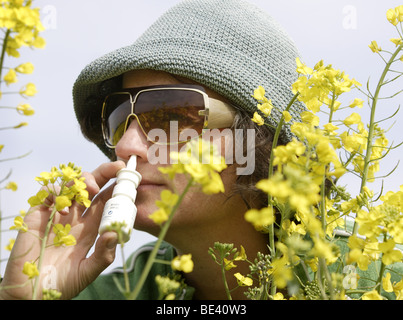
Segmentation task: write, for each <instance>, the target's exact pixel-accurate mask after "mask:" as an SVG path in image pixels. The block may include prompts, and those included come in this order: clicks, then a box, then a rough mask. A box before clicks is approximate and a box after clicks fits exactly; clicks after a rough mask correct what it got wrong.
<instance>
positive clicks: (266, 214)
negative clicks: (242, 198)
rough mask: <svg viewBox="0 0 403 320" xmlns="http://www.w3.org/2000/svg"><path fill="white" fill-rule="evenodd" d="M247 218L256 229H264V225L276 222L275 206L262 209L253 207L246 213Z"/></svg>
mask: <svg viewBox="0 0 403 320" xmlns="http://www.w3.org/2000/svg"><path fill="white" fill-rule="evenodd" d="M245 220H246V221H248V222H250V223H252V224H253V226H254V227H255V229H257V230H263V229H264V227H267V226H269V225H271V224H272V223H273V222H274V213H273V208H271V207H268V208H263V209H261V210H257V209H251V210H248V211H247V212H246V213H245Z"/></svg>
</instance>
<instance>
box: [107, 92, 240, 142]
mask: <svg viewBox="0 0 403 320" xmlns="http://www.w3.org/2000/svg"><path fill="white" fill-rule="evenodd" d="M123 90H124V91H121V92H114V93H111V94H109V95H108V96H107V97H106V98H105V100H104V103H103V106H102V133H103V137H104V140H105V144H106V145H107V146H108V147H109V148H111V149H113V148H115V147H116V145H117V143H118V142H119V140H120V139H121V138H122V137H123V135H124V134H125V132H126V130H127V128H128V127H129V125H130V123H131V121H132V120H134V119H136V120H137V123H138V125H139V127H140V129H141V131H142V132H143V133H144V134H145V136H146V137H147V139H148V140H149V141H151V142H153V143H157V144H158V143H161V144H172V143H184V142H187V141H189V140H191V139H192V138H193V137H190V138H189V135H188V134H186V130H190V129H192V130H195V131H196V132H197V134H198V136H200V135H201V134H202V133H203V130H204V129H222V128H228V127H230V126H231V125H232V124H233V121H234V116H235V111H234V109H233V108H232V107H231V106H230V105H229V104H227V103H224V102H222V101H220V100H217V99H213V98H210V97H209V96H208V95H207V94H206V92H205V91H204V88H203V87H201V86H195V85H163V86H152V87H142V88H129V89H123ZM173 121H175V122H176V124H177V129H178V132H177V133H175V140H178V141H171V137H170V135H171V130H170V128H171V123H172V122H173ZM154 129H159V130H163V132H164V133H165V135H166V138H167V140H166V141H162V142H161V141H156V140H155V138H153V136H154V134H150V132H151V130H154ZM188 132H189V131H188ZM193 132H194V131H193ZM168 141H169V142H168Z"/></svg>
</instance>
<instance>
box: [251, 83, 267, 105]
mask: <svg viewBox="0 0 403 320" xmlns="http://www.w3.org/2000/svg"><path fill="white" fill-rule="evenodd" d="M265 94H266V91H265V89H264V88H263V87H262V86H259V87H258V88H257V89H255V91H254V92H253V98H255V99H256V100H258V101H263V102H267V98H266V97H265V96H264V95H265Z"/></svg>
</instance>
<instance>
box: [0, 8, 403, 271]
mask: <svg viewBox="0 0 403 320" xmlns="http://www.w3.org/2000/svg"><path fill="white" fill-rule="evenodd" d="M178 2H179V0H148V1H138V0H115V1H110V0H85V1H83V0H69V1H60V0H59V1H53V2H51V1H49V0H36V1H34V5H35V6H38V7H40V8H42V15H43V21H44V24H45V26H46V27H47V30H46V31H45V32H43V37H44V38H45V39H46V41H47V46H46V48H45V49H43V50H39V49H38V50H30V49H24V50H23V51H22V56H21V58H19V59H11V58H10V59H7V60H6V65H7V66H10V67H15V66H16V65H18V64H20V63H22V62H27V61H30V62H32V63H33V64H34V66H35V72H34V73H33V74H32V75H27V76H23V77H21V78H20V82H19V84H18V86H22V85H23V84H24V83H26V82H34V83H35V84H36V86H37V88H38V91H39V92H38V94H37V96H36V97H35V98H32V99H29V101H26V102H28V103H30V104H31V105H32V106H33V107H34V108H35V110H36V114H35V115H34V116H32V117H23V116H20V115H15V114H14V113H13V112H12V111H2V115H1V117H0V127H2V126H5V125H11V124H17V123H19V122H21V121H28V122H29V126H28V127H24V128H21V129H19V130H12V131H2V133H1V139H0V144H5V148H4V149H3V151H2V153H1V158H9V157H14V156H19V155H21V154H24V153H26V152H28V151H32V152H31V154H30V155H29V156H28V157H26V158H23V159H20V160H16V161H13V162H5V163H1V167H0V179H1V178H3V177H4V176H5V175H6V174H7V173H8V172H9V170H10V169H12V176H11V178H10V179H11V180H13V181H16V182H17V183H18V184H19V190H18V192H15V193H11V192H7V191H3V192H2V193H1V195H0V196H1V207H0V208H1V210H2V212H3V216H10V215H14V214H17V213H18V212H19V210H21V209H27V207H28V206H27V202H26V199H28V197H29V196H31V195H32V194H34V193H36V192H37V189H38V186H39V185H38V184H37V183H36V182H35V181H34V177H35V176H37V175H39V173H40V172H42V171H48V170H49V169H50V168H51V167H52V166H54V165H58V164H60V163H68V162H74V163H76V164H77V165H79V166H82V167H83V170H85V171H91V170H93V169H94V168H96V167H97V166H98V165H99V164H101V163H102V162H106V161H107V159H106V158H105V156H104V155H103V154H102V153H101V152H99V151H98V149H97V148H96V147H95V146H94V145H92V144H91V143H89V142H88V141H86V140H85V139H84V138H82V136H81V134H80V130H79V127H78V125H77V123H76V121H75V115H74V112H73V106H72V95H71V91H72V85H73V83H74V81H75V79H76V77H77V76H78V74H79V73H80V71H81V70H82V68H83V67H84V66H85V65H87V64H88V63H89V62H91V61H92V60H93V59H95V58H97V57H99V56H101V55H103V54H105V53H107V52H110V51H112V50H114V49H116V48H118V47H121V46H125V45H128V44H130V43H132V42H134V41H135V39H136V38H137V37H138V36H140V35H141V33H142V32H143V31H144V30H145V29H146V28H147V27H148V26H149V25H150V24H151V23H152V22H153V21H154V20H155V19H156V18H157V17H159V16H160V15H161V14H162V13H163V12H164V11H165V10H166V9H168V8H169V7H171V6H172V5H174V4H176V3H178ZM250 2H252V3H255V4H256V5H258V6H259V7H261V8H262V10H265V11H267V12H268V13H270V14H271V15H272V16H273V17H274V18H275V19H277V20H278V21H279V22H280V24H282V25H283V27H284V28H285V29H286V30H287V32H288V33H289V34H290V35H291V37H292V38H293V39H294V41H295V42H296V44H297V46H298V48H299V50H300V52H301V56H302V59H303V60H304V61H305V62H306V63H307V64H308V65H310V66H313V65H314V64H315V63H316V62H318V61H319V60H321V59H324V60H325V63H327V64H329V63H331V64H333V66H334V67H335V68H338V69H342V70H345V71H346V73H348V74H349V75H350V76H351V77H354V78H355V79H357V80H358V81H359V82H361V83H362V84H363V85H364V87H365V84H366V81H367V79H368V78H369V77H370V79H371V84H372V86H374V85H375V82H376V81H377V79H378V78H379V75H380V71H381V70H382V68H383V62H382V61H381V60H380V58H379V57H378V56H377V55H376V54H373V53H372V52H371V51H370V50H369V48H368V44H369V43H370V42H371V41H372V40H377V41H378V44H379V45H380V46H381V47H382V48H385V49H386V48H389V49H390V50H392V49H393V45H392V44H391V43H390V42H389V41H388V40H389V39H390V38H394V37H397V35H396V32H395V30H394V28H393V26H392V25H391V24H389V23H388V22H387V20H386V10H387V9H389V8H392V7H395V6H397V5H398V4H399V3H398V1H395V0H393V1H392V0H383V1H378V0H349V1H340V0H339V1H334V0H326V1H324V0H284V1H272V0H251V1H250ZM400 81H401V80H400ZM18 86H17V87H18ZM398 87H399V86H394V87H393V88H392V90H391V91H388V92H395V91H397V90H398ZM400 87H402V84H401V82H400ZM355 97H361V98H363V97H362V96H360V95H359V94H358V92H356V93H353V94H350V95H349V96H348V97H347V99H348V100H353V99H354V98H355ZM401 99H402V98H401V96H398V97H397V98H395V99H394V100H392V101H388V100H384V101H381V103H380V105H379V112H378V115H379V117H385V116H388V115H391V114H392V113H393V112H394V111H395V109H396V107H397V106H398V105H399V104H400V101H401ZM22 101H24V100H23V99H22V98H21V97H18V96H13V97H12V96H3V98H2V105H17V104H18V103H20V102H22ZM362 114H363V118H365V117H366V116H368V109H363V110H362ZM395 120H396V124H395V125H394V127H393V128H391V130H390V131H389V132H388V138H389V139H390V140H391V141H392V140H393V141H395V142H396V143H398V142H401V141H402V140H403V138H402V135H401V134H400V132H401V130H399V129H400V127H401V125H400V121H403V116H402V113H400V114H398V115H397V116H396V118H395ZM391 124H392V122H388V123H387V124H385V125H384V127H386V128H388V127H389V126H390V125H391ZM402 154H403V152H402V149H398V150H395V151H394V152H391V154H390V155H389V157H388V159H387V160H385V161H384V163H383V164H381V170H382V172H383V173H384V174H385V173H387V172H388V170H390V169H391V168H393V167H394V166H395V164H396V162H397V159H399V158H402V157H401V155H402ZM402 176H403V174H402V169H401V167H400V168H398V169H397V170H396V171H395V172H394V174H393V175H392V176H391V177H390V178H388V179H387V180H386V182H385V189H387V190H398V188H399V186H400V185H401V184H403V183H402ZM347 183H348V184H349V185H350V186H354V184H355V183H356V182H355V181H353V180H352V181H347ZM353 192H354V191H353ZM10 222H11V220H10V221H5V222H4V223H3V227H2V229H6V228H8V226H9V223H10ZM12 236H14V234H12V233H9V232H7V233H4V234H2V246H4V245H5V244H6V243H7V242H8V239H9V238H10V237H12ZM150 239H152V238H151V237H150V236H147V235H145V234H144V233H135V235H134V237H132V239H131V240H130V242H129V243H128V244H127V245H126V252H127V255H128V254H129V253H130V252H132V251H133V250H134V249H135V248H136V247H138V246H139V245H141V244H143V243H145V242H147V241H149V240H150ZM2 251H3V252H4V250H2ZM3 257H4V254H3V255H2V258H3ZM120 263H121V261H120V257H119V254H118V255H117V260H116V262H115V263H114V264H113V266H112V267H114V266H117V265H119V264H120ZM110 268H111V267H110ZM110 268H109V269H110ZM3 269H4V263H3V264H2V268H1V272H2V271H3ZM109 269H108V270H109Z"/></svg>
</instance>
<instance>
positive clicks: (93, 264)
mask: <svg viewBox="0 0 403 320" xmlns="http://www.w3.org/2000/svg"><path fill="white" fill-rule="evenodd" d="M117 244H118V235H117V233H116V232H113V231H108V232H105V233H103V234H102V235H101V236H100V237H99V238H98V240H97V242H96V244H95V249H94V252H93V253H92V255H91V256H90V257H88V259H86V261H85V262H86V263H85V266H84V268H83V273H84V274H83V276H84V279H87V281H88V284H89V283H91V282H92V281H94V280H95V279H96V278H97V277H98V276H99V274H100V273H101V272H102V271H104V270H105V269H106V268H107V267H108V266H109V265H110V264H111V263H112V262H113V261H114V260H115V253H116V246H117Z"/></svg>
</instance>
